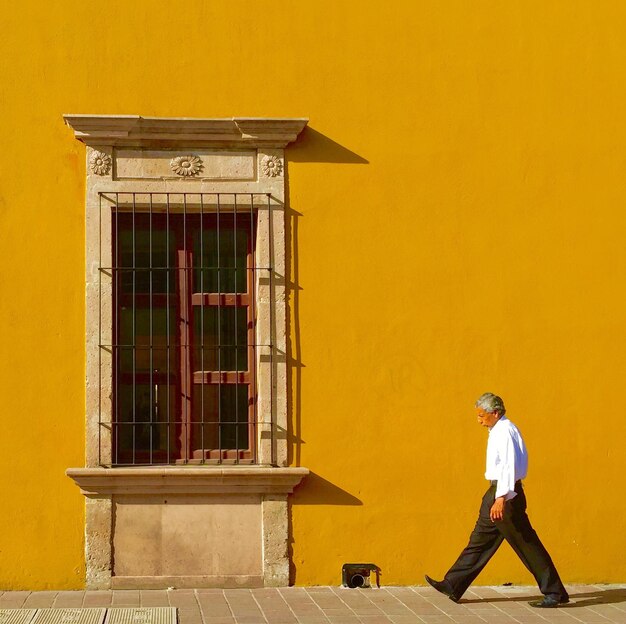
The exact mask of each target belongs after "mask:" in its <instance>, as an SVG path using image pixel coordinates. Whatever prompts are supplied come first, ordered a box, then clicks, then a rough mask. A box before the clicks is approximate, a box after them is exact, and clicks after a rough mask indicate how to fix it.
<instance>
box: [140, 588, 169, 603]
mask: <svg viewBox="0 0 626 624" xmlns="http://www.w3.org/2000/svg"><path fill="white" fill-rule="evenodd" d="M139 604H140V605H141V606H142V607H169V606H172V605H170V601H169V596H168V595H167V591H166V590H165V589H142V590H141V591H140V592H139Z"/></svg>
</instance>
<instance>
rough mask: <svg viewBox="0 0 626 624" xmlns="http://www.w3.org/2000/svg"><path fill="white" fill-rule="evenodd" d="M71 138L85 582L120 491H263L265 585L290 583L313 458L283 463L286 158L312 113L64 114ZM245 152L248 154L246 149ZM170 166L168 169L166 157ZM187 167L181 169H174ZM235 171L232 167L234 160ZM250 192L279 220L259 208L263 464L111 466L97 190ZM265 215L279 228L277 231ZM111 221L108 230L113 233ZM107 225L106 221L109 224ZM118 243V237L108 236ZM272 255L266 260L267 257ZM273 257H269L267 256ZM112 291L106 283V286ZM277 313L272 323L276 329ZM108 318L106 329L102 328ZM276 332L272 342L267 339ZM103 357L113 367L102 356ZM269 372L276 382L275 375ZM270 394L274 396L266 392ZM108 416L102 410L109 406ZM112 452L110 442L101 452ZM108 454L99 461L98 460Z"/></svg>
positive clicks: (99, 557)
mask: <svg viewBox="0 0 626 624" xmlns="http://www.w3.org/2000/svg"><path fill="white" fill-rule="evenodd" d="M64 120H65V123H66V124H67V125H68V126H69V127H70V128H71V129H72V130H73V131H74V136H75V138H76V139H78V140H79V141H81V142H83V143H84V144H85V145H86V146H87V149H86V174H87V175H86V205H85V208H86V216H85V219H86V223H85V243H86V290H85V297H86V299H85V303H86V308H85V309H86V313H85V331H86V340H85V345H86V354H85V355H86V399H85V400H86V420H85V427H86V436H85V466H84V467H79V468H68V470H67V474H68V476H70V477H71V478H72V479H74V481H75V482H76V483H77V485H78V486H79V487H80V489H81V492H82V493H83V494H84V495H85V496H86V504H87V506H86V527H85V536H86V541H85V555H86V564H87V586H88V587H91V588H98V587H100V588H102V587H111V586H114V584H113V585H112V573H113V572H112V566H113V563H112V556H113V555H112V531H113V515H114V510H113V501H114V498H115V496H119V495H124V494H133V495H136V494H147V495H149V494H154V493H157V492H158V493H163V492H168V493H181V494H185V493H203V494H206V495H211V494H224V493H232V494H236V493H242V492H245V493H256V494H259V496H260V501H261V505H262V518H263V531H262V533H263V536H262V539H263V553H264V554H263V575H264V584H265V585H286V584H288V578H289V572H288V559H287V537H288V536H287V533H288V517H287V495H288V494H289V493H291V492H292V491H293V488H294V487H295V485H297V484H298V483H299V482H300V480H301V479H302V478H303V477H304V476H305V475H306V474H308V470H307V469H306V468H290V467H288V466H287V435H286V433H287V358H286V350H287V292H286V282H287V280H286V279H285V275H286V220H285V218H284V217H285V214H284V206H285V176H286V167H285V157H284V150H285V147H286V146H287V144H288V143H290V142H292V141H295V140H296V139H297V137H298V135H299V133H300V132H301V131H302V130H303V129H304V127H305V126H306V125H307V123H308V120H307V119H305V118H289V119H269V118H249V117H248V118H241V117H238V118H230V119H189V118H154V117H141V116H135V115H112V116H111V115H64ZM174 153H176V154H179V155H180V156H183V157H184V156H186V155H188V154H192V155H194V157H197V155H198V154H203V155H205V156H204V157H205V158H206V160H207V164H211V166H210V167H207V169H205V170H204V171H202V170H200V172H197V171H194V172H192V173H191V175H186V174H185V172H184V171H182V170H179V171H176V168H175V167H174V164H178V165H180V163H179V162H178V161H176V163H175V162H174V161H175V158H171V159H170V156H171V155H172V154H174ZM237 154H239V155H242V154H245V155H246V158H249V160H250V162H249V163H248V167H249V170H250V171H251V173H250V172H248V174H244V175H241V172H240V171H239V172H237V171H235V172H234V175H233V172H231V173H230V174H229V159H231V157H236V156H237ZM242 158H243V156H242ZM166 165H169V168H168V167H166ZM179 169H180V167H179ZM235 169H237V168H236V167H235ZM125 192H126V193H131V192H135V193H150V192H153V193H162V192H171V193H177V192H178V193H183V192H185V193H194V192H196V193H207V194H210V193H225V194H228V193H255V194H260V193H263V194H268V195H270V196H271V197H272V200H273V201H275V202H276V205H277V206H278V207H279V209H278V210H276V213H277V214H280V215H281V216H282V218H273V219H268V218H267V215H265V216H263V213H262V212H259V222H258V225H257V232H258V234H257V241H263V245H261V246H260V247H261V250H262V253H267V254H270V253H271V254H272V256H273V257H272V258H271V266H273V269H274V275H275V276H276V279H275V280H274V285H273V288H271V289H270V287H269V286H267V287H265V288H263V287H261V288H259V291H258V292H257V313H258V319H259V321H258V329H257V336H258V341H259V343H261V344H266V342H263V341H264V340H267V339H268V338H269V336H270V335H271V336H272V338H273V345H274V347H273V348H274V355H275V356H276V357H273V358H270V360H271V361H272V366H273V371H272V373H273V374H270V371H269V369H268V367H269V366H270V364H269V363H268V362H267V361H265V362H264V361H263V358H261V357H259V358H258V362H257V378H258V382H257V383H258V388H257V391H258V401H259V407H258V424H257V427H258V433H257V445H258V446H257V453H258V455H257V457H258V460H257V461H258V464H257V465H252V466H250V465H245V466H225V465H217V466H211V465H203V466H200V467H198V466H194V467H189V466H153V467H149V468H147V467H146V466H138V467H131V468H120V467H114V468H110V467H107V465H108V464H110V461H109V462H107V461H106V459H107V457H106V456H105V457H104V458H103V457H102V449H101V440H100V438H101V431H100V429H101V416H100V414H101V409H102V407H101V406H102V403H103V397H104V406H105V408H104V409H105V410H108V415H109V421H110V420H112V414H111V389H112V380H110V382H109V383H108V384H107V382H106V381H105V383H104V387H103V384H102V383H101V364H99V362H98V358H99V354H98V352H99V346H98V345H99V339H100V335H99V331H98V327H99V325H100V324H101V325H102V327H104V328H105V331H112V315H113V311H112V296H111V293H108V295H109V296H108V297H105V298H104V301H106V302H109V303H108V304H104V305H102V306H101V301H100V297H101V289H102V285H101V283H99V275H98V272H99V255H100V250H101V249H105V248H107V242H108V243H110V241H107V240H103V241H101V240H100V236H101V235H102V232H101V223H100V219H101V216H100V201H101V200H100V197H101V194H102V193H125ZM270 224H271V229H272V231H271V232H270ZM110 230H111V228H108V231H109V232H110ZM102 231H103V232H105V231H107V228H106V227H104V228H102ZM108 248H109V249H111V245H110V244H109V245H108ZM268 259H269V258H268ZM268 266H270V265H268ZM105 294H106V293H105ZM270 323H272V325H273V327H270ZM107 328H108V329H107ZM267 342H269V340H267ZM105 366H106V365H105ZM271 380H273V382H272V381H271ZM270 397H271V398H270ZM105 417H106V416H105ZM107 452H108V453H109V454H110V444H109V448H108V450H107V449H106V448H105V455H106V453H107ZM103 459H104V461H103Z"/></svg>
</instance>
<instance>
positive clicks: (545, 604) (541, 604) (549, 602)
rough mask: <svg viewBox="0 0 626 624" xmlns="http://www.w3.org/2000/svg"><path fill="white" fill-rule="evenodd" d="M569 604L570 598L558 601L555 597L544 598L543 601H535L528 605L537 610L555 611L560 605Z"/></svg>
mask: <svg viewBox="0 0 626 624" xmlns="http://www.w3.org/2000/svg"><path fill="white" fill-rule="evenodd" d="M568 602H569V598H561V599H558V600H557V599H556V598H555V597H554V596H544V597H543V600H535V601H534V602H529V603H528V604H529V605H530V606H531V607H535V608H537V609H555V608H556V607H558V606H559V605H560V604H566V603H568Z"/></svg>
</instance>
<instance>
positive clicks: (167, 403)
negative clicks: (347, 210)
mask: <svg viewBox="0 0 626 624" xmlns="http://www.w3.org/2000/svg"><path fill="white" fill-rule="evenodd" d="M65 121H66V123H67V124H68V125H69V126H70V127H71V128H72V129H73V131H74V136H75V137H76V138H77V139H78V140H80V141H82V142H83V143H85V144H86V145H87V150H86V154H85V157H86V174H87V175H86V200H85V252H86V263H85V264H86V275H85V278H86V279H85V362H86V366H85V369H86V370H85V373H86V387H85V390H86V392H85V466H84V467H78V468H68V470H67V474H68V476H70V477H71V478H72V479H73V480H74V481H75V482H76V483H77V484H78V485H79V487H80V488H81V491H82V492H83V493H84V494H85V496H86V506H85V535H86V538H85V562H86V568H87V574H86V576H87V586H88V587H89V588H93V589H96V588H97V589H105V588H110V587H118V588H126V587H137V586H138V583H142V582H144V580H146V579H147V578H148V577H149V581H147V582H149V583H150V586H158V583H160V582H167V584H176V585H179V584H180V585H181V586H183V585H184V586H188V587H191V586H203V585H204V584H207V585H209V586H210V585H211V584H215V583H218V584H222V583H224V582H232V583H235V584H237V585H242V583H243V584H244V585H245V584H248V585H252V586H256V585H258V584H259V582H262V583H263V584H267V585H272V586H277V585H286V584H287V583H288V581H289V560H288V552H287V538H286V536H287V534H288V506H287V496H288V494H289V493H290V492H291V491H292V490H293V487H294V486H295V485H296V484H297V483H298V482H299V481H300V480H301V479H302V478H303V477H304V476H305V475H306V474H307V473H308V470H307V469H306V468H294V467H289V466H288V455H287V404H288V400H287V379H288V357H287V301H288V296H287V295H288V293H287V288H288V279H287V275H288V270H287V255H288V254H287V244H288V236H287V226H288V224H289V219H290V216H289V211H288V210H287V209H286V201H285V199H286V188H285V179H286V173H287V172H286V166H285V160H284V149H285V147H286V146H287V145H288V144H289V143H290V142H292V141H295V140H296V138H297V137H298V135H299V134H300V132H302V130H303V129H304V127H305V126H306V124H307V120H306V119H268V118H240V117H238V118H230V119H190V118H156V117H140V116H136V115H121V116H116V115H66V116H65ZM235 463H246V464H256V465H248V466H246V467H245V469H242V468H241V467H240V466H230V465H224V464H235ZM179 464H202V465H201V466H199V465H193V466H191V467H189V466H187V465H179ZM213 464H218V465H217V466H215V465H213ZM145 466H150V468H149V469H145V468H144V467H145ZM164 494H165V495H167V498H168V499H169V495H170V494H176V495H181V496H182V497H183V498H180V499H179V501H180V502H178V503H176V502H174V501H170V503H171V504H168V506H167V509H170V508H172V509H170V512H166V511H165V508H164V507H163V506H164V505H165V504H166V503H167V502H168V501H167V500H166V499H165V498H164ZM233 494H234V495H235V496H233ZM242 494H243V495H245V499H246V501H247V504H246V505H241V504H240V502H241V500H242V499H241V496H240V495H242ZM186 496H192V498H193V501H194V503H193V504H186V502H185V501H186V500H187V499H186V498H184V497H186ZM176 499H178V496H177V497H176ZM176 499H175V500H176ZM146 503H149V504H146ZM176 505H180V507H179V509H180V510H181V512H182V511H183V508H184V513H179V512H175V513H171V512H172V511H173V510H175V509H176ZM118 514H119V515H118ZM146 514H148V516H146ZM225 514H226V515H225ZM214 515H215V517H217V518H219V521H215V522H212V523H211V526H212V530H211V531H209V532H207V531H206V526H207V524H206V523H207V518H212V517H213V516H214ZM147 517H149V518H150V520H149V521H148V522H149V524H150V526H152V527H154V529H155V532H156V534H163V535H177V534H181V535H182V534H184V535H185V536H186V538H185V539H186V540H187V541H188V542H189V543H192V542H193V543H198V544H200V545H203V548H204V551H203V552H204V553H209V556H208V559H207V557H204V556H195V557H193V558H192V560H193V561H192V560H191V559H190V560H189V562H188V565H187V564H186V565H185V572H184V573H183V572H181V569H180V567H179V566H178V564H177V563H176V562H179V561H180V552H179V550H180V548H179V543H178V542H177V541H176V540H165V541H163V540H161V541H158V540H157V543H153V541H151V540H150V539H148V540H144V541H142V538H143V537H145V536H144V535H143V533H144V531H143V529H142V527H144V525H145V522H146V518H147ZM123 518H126V521H124V519H123ZM136 518H137V519H140V521H138V520H136ZM224 518H227V519H226V520H224ZM230 520H232V522H230ZM231 529H233V530H234V532H235V535H236V538H235V539H233V531H232V530H231ZM241 544H245V545H246V550H247V551H248V550H251V551H254V552H256V553H257V557H256V559H255V558H254V557H252V558H251V557H248V556H246V558H245V561H244V560H240V561H237V560H236V557H237V556H239V553H240V552H241V550H240V548H241ZM114 545H115V548H113V546H114ZM138 545H139V546H138ZM201 550H202V549H201ZM216 553H217V554H216ZM144 554H146V556H148V559H150V561H153V562H154V565H155V568H154V569H153V570H146V568H145V567H144V565H143V563H144V561H143V555H144ZM200 555H202V553H200ZM211 557H212V558H211ZM209 560H210V562H218V565H217V568H215V567H214V566H213V564H211V565H208V564H207V561H209ZM233 561H235V562H234V563H233ZM152 574H155V575H156V576H152ZM212 574H213V575H212ZM146 575H147V576H146ZM172 578H173V579H174V580H173V581H172ZM163 579H166V581H164V580H163ZM225 580H226V581H225ZM155 583H156V585H155Z"/></svg>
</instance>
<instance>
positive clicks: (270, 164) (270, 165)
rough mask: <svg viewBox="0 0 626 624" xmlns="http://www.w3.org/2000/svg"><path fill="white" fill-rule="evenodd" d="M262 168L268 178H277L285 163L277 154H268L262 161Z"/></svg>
mask: <svg viewBox="0 0 626 624" xmlns="http://www.w3.org/2000/svg"><path fill="white" fill-rule="evenodd" d="M261 169H262V171H263V173H264V174H265V175H266V176H267V177H268V178H275V177H276V176H279V175H280V174H281V173H282V170H283V163H282V162H281V160H280V158H278V157H277V156H266V157H265V158H264V159H263V161H262V162H261Z"/></svg>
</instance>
